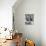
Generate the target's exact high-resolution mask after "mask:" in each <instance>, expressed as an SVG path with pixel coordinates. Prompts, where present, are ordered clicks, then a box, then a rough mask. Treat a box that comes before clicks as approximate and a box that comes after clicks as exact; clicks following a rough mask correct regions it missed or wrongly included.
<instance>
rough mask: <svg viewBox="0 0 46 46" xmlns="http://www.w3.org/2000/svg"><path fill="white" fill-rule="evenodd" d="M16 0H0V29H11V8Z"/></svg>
mask: <svg viewBox="0 0 46 46" xmlns="http://www.w3.org/2000/svg"><path fill="white" fill-rule="evenodd" d="M15 2H16V0H0V27H7V28H9V29H12V6H13V4H14V3H15Z"/></svg>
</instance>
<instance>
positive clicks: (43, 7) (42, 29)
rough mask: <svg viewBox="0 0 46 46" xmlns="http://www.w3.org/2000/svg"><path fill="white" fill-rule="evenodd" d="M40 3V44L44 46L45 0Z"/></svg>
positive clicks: (45, 41)
mask: <svg viewBox="0 0 46 46" xmlns="http://www.w3.org/2000/svg"><path fill="white" fill-rule="evenodd" d="M41 4H42V5H41V38H42V39H41V40H42V46H46V0H42V1H41Z"/></svg>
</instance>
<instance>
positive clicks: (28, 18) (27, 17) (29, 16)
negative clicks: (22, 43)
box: [25, 14, 34, 25]
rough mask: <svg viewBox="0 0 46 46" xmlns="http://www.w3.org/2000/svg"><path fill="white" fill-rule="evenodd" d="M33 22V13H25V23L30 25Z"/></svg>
mask: <svg viewBox="0 0 46 46" xmlns="http://www.w3.org/2000/svg"><path fill="white" fill-rule="evenodd" d="M33 23H34V14H25V24H27V25H32V24H33Z"/></svg>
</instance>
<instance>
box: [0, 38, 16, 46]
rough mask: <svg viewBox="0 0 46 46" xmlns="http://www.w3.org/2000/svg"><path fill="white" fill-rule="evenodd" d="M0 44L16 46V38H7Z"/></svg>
mask: <svg viewBox="0 0 46 46" xmlns="http://www.w3.org/2000/svg"><path fill="white" fill-rule="evenodd" d="M0 46H16V45H15V39H13V40H6V41H5V42H4V43H1V45H0Z"/></svg>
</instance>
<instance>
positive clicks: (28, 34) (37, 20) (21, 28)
mask: <svg viewBox="0 0 46 46" xmlns="http://www.w3.org/2000/svg"><path fill="white" fill-rule="evenodd" d="M32 13H33V14H34V24H33V25H26V24H25V14H32ZM14 16H15V28H16V29H17V30H18V32H22V33H23V37H24V38H28V39H32V40H34V41H35V44H36V46H41V33H40V32H41V0H23V2H22V3H21V4H20V5H19V6H18V7H17V8H16V9H15V10H14Z"/></svg>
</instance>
